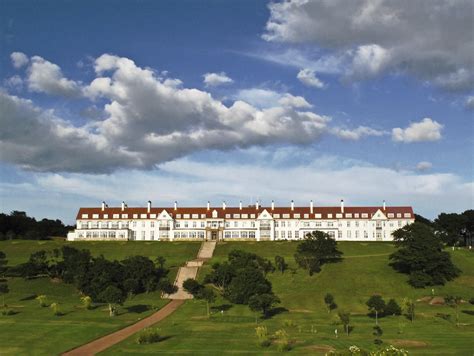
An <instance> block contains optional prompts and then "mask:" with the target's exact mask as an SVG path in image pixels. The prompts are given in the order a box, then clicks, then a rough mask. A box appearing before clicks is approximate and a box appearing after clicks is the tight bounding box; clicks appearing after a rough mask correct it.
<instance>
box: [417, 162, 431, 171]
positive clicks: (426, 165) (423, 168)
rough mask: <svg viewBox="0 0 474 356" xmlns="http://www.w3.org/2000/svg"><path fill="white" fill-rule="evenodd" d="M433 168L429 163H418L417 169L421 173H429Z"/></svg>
mask: <svg viewBox="0 0 474 356" xmlns="http://www.w3.org/2000/svg"><path fill="white" fill-rule="evenodd" d="M431 167H433V164H432V163H431V162H427V161H421V162H418V164H417V165H416V169H417V170H418V171H420V172H424V171H427V170H429V169H431Z"/></svg>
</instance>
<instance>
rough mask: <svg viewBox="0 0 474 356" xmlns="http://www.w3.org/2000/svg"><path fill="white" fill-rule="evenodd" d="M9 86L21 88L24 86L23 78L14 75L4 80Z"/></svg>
mask: <svg viewBox="0 0 474 356" xmlns="http://www.w3.org/2000/svg"><path fill="white" fill-rule="evenodd" d="M4 83H5V85H6V86H7V87H10V88H13V89H16V90H20V89H21V88H22V87H23V79H21V77H20V76H19V75H13V76H11V77H10V78H7V79H5V81H4Z"/></svg>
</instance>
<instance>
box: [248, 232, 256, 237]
mask: <svg viewBox="0 0 474 356" xmlns="http://www.w3.org/2000/svg"><path fill="white" fill-rule="evenodd" d="M249 238H251V239H254V238H255V231H249Z"/></svg>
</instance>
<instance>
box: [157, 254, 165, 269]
mask: <svg viewBox="0 0 474 356" xmlns="http://www.w3.org/2000/svg"><path fill="white" fill-rule="evenodd" d="M155 262H156V263H157V264H158V265H159V266H160V268H161V269H164V268H165V263H166V258H164V257H163V256H158V257H157V258H156V259H155Z"/></svg>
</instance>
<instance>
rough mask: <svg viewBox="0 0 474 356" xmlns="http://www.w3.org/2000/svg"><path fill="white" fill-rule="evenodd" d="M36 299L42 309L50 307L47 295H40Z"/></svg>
mask: <svg viewBox="0 0 474 356" xmlns="http://www.w3.org/2000/svg"><path fill="white" fill-rule="evenodd" d="M35 299H36V300H37V301H38V303H39V305H40V307H43V308H44V307H47V306H48V298H47V297H46V296H45V295H39V296H37V297H36V298H35Z"/></svg>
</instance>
